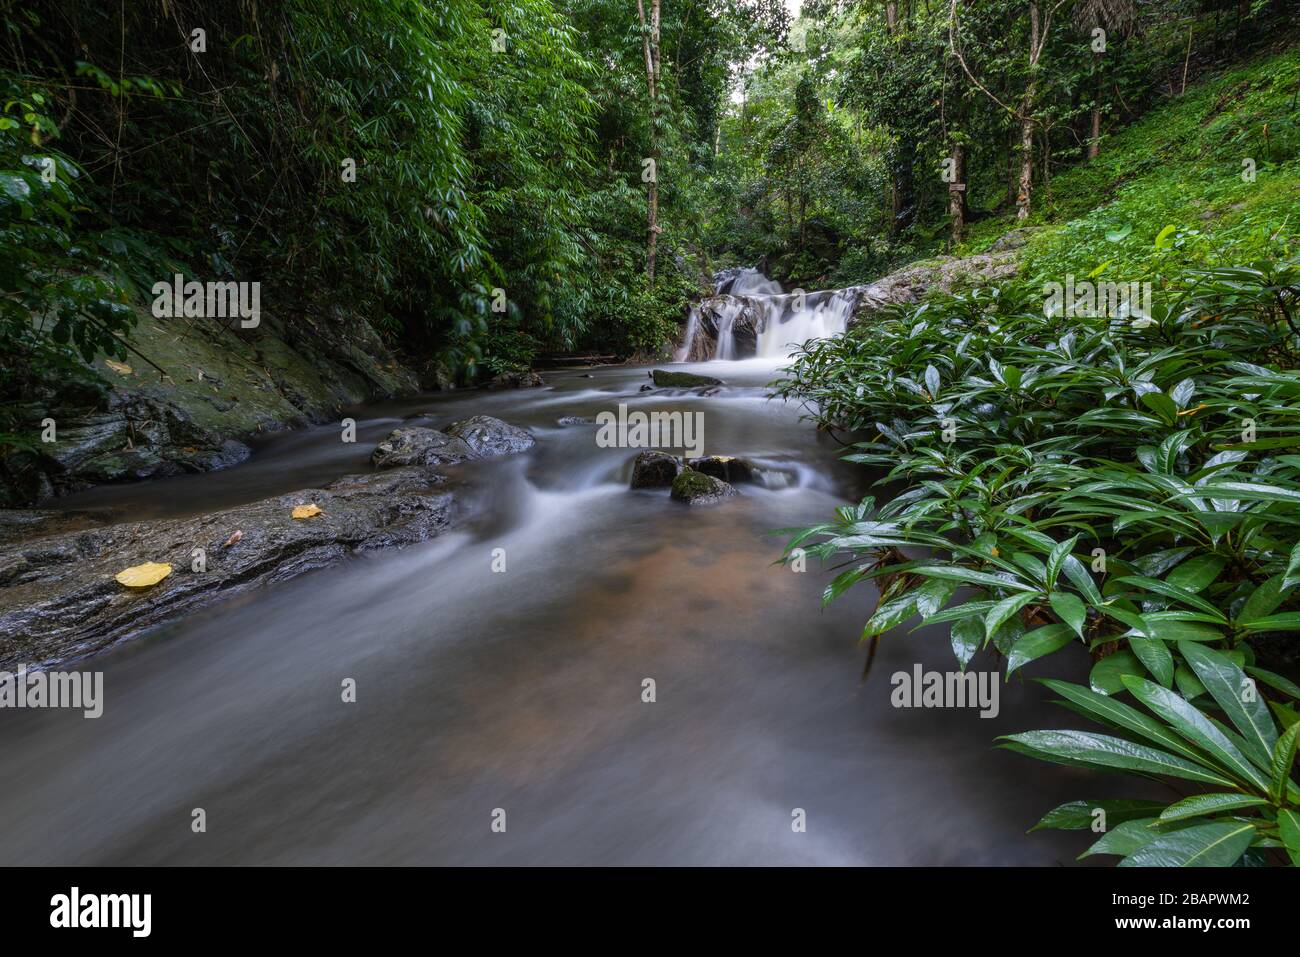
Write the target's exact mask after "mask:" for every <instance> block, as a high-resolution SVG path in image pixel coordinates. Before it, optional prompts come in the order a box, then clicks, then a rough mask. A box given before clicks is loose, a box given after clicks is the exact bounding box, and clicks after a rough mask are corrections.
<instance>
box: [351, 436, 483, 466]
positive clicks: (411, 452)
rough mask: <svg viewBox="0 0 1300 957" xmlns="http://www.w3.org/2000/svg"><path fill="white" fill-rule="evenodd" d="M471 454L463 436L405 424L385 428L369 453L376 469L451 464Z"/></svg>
mask: <svg viewBox="0 0 1300 957" xmlns="http://www.w3.org/2000/svg"><path fill="white" fill-rule="evenodd" d="M473 457H474V453H473V451H472V450H471V449H470V447H469V445H468V444H466V442H465V440H464V439H460V438H457V437H456V436H454V435H448V434H447V433H446V432H439V431H438V430H437V429H421V428H408V429H393V431H391V432H389V433H388V438H386V439H384V441H382V442H380V443H379V445H378V446H377V447H376V448H375V451H374V452H373V453H371V456H370V461H371V463H372V464H373V465H374V466H375V468H377V469H393V468H400V467H401V466H405V465H423V466H426V467H429V466H437V465H455V464H456V463H457V462H464V461H465V460H466V459H469V458H473Z"/></svg>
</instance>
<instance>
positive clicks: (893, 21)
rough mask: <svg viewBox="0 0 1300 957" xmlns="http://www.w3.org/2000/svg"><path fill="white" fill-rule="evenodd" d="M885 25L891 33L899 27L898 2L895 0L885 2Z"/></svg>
mask: <svg viewBox="0 0 1300 957" xmlns="http://www.w3.org/2000/svg"><path fill="white" fill-rule="evenodd" d="M885 27H886V29H888V30H889V32H890V33H893V32H894V31H895V30H897V29H898V4H897V3H896V2H894V0H890V2H889V3H886V4H885Z"/></svg>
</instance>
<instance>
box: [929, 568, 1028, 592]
mask: <svg viewBox="0 0 1300 957" xmlns="http://www.w3.org/2000/svg"><path fill="white" fill-rule="evenodd" d="M912 570H913V571H914V572H915V573H916V574H918V575H924V576H925V577H926V578H942V579H946V580H947V581H955V582H966V583H967V584H970V585H988V586H991V587H994V588H1015V589H1018V590H1019V591H1031V592H1037V591H1038V589H1037V588H1035V587H1034V586H1033V585H1027V584H1025V583H1024V582H1020V581H1013V580H1008V579H1006V578H999V577H998V576H997V575H990V574H989V573H988V572H981V571H976V570H974V569H972V568H962V567H960V566H956V565H921V566H919V567H918V568H914V569H912Z"/></svg>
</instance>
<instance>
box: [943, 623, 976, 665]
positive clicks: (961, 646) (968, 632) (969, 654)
mask: <svg viewBox="0 0 1300 957" xmlns="http://www.w3.org/2000/svg"><path fill="white" fill-rule="evenodd" d="M950 639H951V642H952V653H953V654H954V655H956V657H957V663H958V664H959V665H961V670H962V671H965V670H966V666H967V665H968V664H970V660H971V659H972V658H974V657H975V652H977V651H979V649H980V645H982V644H984V623H983V622H982V621H980V620H979V619H978V618H963V619H961V620H960V621H957V622H954V623H953V626H952V634H951V636H950Z"/></svg>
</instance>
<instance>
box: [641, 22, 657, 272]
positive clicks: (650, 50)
mask: <svg viewBox="0 0 1300 957" xmlns="http://www.w3.org/2000/svg"><path fill="white" fill-rule="evenodd" d="M659 3H660V0H650V25H649V29H647V28H646V19H645V2H644V0H636V9H637V13H638V14H639V15H640V17H641V40H642V45H643V48H644V50H645V73H646V86H647V87H648V88H649V91H650V160H651V161H652V162H651V168H650V174H651V175H650V180H649V182H648V183H646V187H647V192H648V196H647V202H646V206H647V210H648V212H647V223H646V233H647V235H646V255H645V274H646V278H647V279H648V280H649V281H650V282H651V283H654V278H655V252H656V247H657V245H658V239H659V130H658V127H659Z"/></svg>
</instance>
